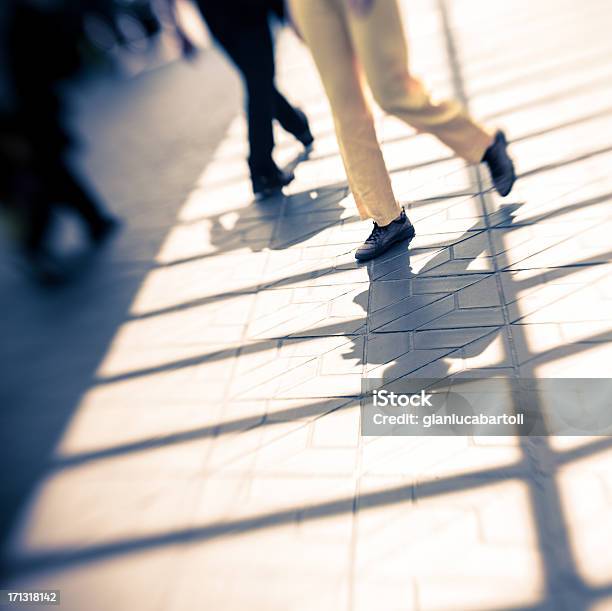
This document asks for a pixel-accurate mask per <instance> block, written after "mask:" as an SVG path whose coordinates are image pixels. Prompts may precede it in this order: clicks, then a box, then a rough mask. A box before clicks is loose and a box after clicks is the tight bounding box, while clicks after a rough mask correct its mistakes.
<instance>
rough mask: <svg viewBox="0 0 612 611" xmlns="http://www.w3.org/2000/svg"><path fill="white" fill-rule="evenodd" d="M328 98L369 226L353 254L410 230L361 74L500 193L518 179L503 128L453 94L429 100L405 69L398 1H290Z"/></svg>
mask: <svg viewBox="0 0 612 611" xmlns="http://www.w3.org/2000/svg"><path fill="white" fill-rule="evenodd" d="M288 4H289V8H290V11H291V16H292V19H293V20H294V22H295V25H296V27H297V29H298V31H299V34H300V35H301V36H302V37H303V39H304V40H305V42H306V44H307V45H308V46H309V47H310V50H311V53H312V55H313V58H314V60H315V63H316V65H317V68H318V71H319V74H320V76H321V80H322V82H323V86H324V88H325V91H326V94H327V96H328V98H329V101H330V104H331V107H332V112H333V115H334V123H335V128H336V135H337V138H338V143H339V146H340V152H341V155H342V158H343V161H344V166H345V169H346V173H347V177H348V181H349V186H350V188H351V191H352V193H353V196H354V198H355V202H356V204H357V208H358V210H359V214H360V216H361V218H362V219H367V218H370V219H372V220H373V221H374V229H373V231H372V233H371V235H370V236H369V237H368V238H367V240H366V241H365V243H364V244H363V245H362V246H361V247H359V248H358V249H357V251H356V253H355V257H356V258H357V259H358V260H360V261H366V260H368V259H372V258H374V257H377V256H378V255H380V254H382V253H383V252H385V251H387V250H388V249H389V248H390V247H391V246H392V245H393V244H395V243H397V242H399V241H402V240H411V239H412V238H413V237H414V235H415V230H414V227H413V226H412V224H411V223H410V221H409V220H408V218H407V217H406V214H405V212H404V210H403V209H402V208H400V206H399V204H398V202H397V200H396V198H395V195H394V194H393V191H392V188H391V180H390V178H389V174H388V172H387V168H386V167H385V163H384V160H383V156H382V152H381V150H380V145H379V143H378V140H377V138H376V131H375V126H374V121H373V117H372V113H371V110H370V108H369V107H368V103H367V101H366V97H365V93H364V88H363V78H362V77H363V76H365V80H367V83H368V85H369V87H370V89H371V91H372V94H373V97H374V99H375V100H376V102H377V103H378V104H379V106H380V107H381V108H382V109H383V110H384V111H386V112H387V113H389V114H392V115H395V116H397V117H399V118H400V119H402V120H404V121H405V122H406V123H408V124H409V125H411V126H412V127H414V128H415V129H416V130H418V131H419V132H427V133H430V134H433V135H434V136H436V137H437V138H438V139H439V140H441V141H442V142H443V143H444V144H446V145H447V146H449V147H450V148H451V149H452V150H453V151H454V152H455V153H456V154H457V155H458V156H460V157H462V158H463V159H465V160H466V161H468V162H469V163H480V162H484V163H486V164H487V166H488V167H489V170H490V172H491V177H492V180H493V184H494V186H495V188H496V190H497V191H498V193H500V195H502V196H506V195H507V194H508V193H509V192H510V190H511V189H512V185H513V184H514V181H515V179H516V176H515V172H514V166H513V163H512V160H511V159H510V157H509V156H508V152H507V143H506V138H505V136H504V134H503V132H501V131H498V132H497V133H495V134H491V133H489V132H488V131H486V130H485V129H484V128H483V127H481V126H480V125H478V124H477V123H476V122H475V121H474V120H472V119H471V118H470V117H469V116H468V115H467V114H466V112H465V111H464V109H463V108H462V107H461V105H460V104H458V103H457V102H455V101H444V102H433V101H432V100H431V98H430V97H429V94H428V93H427V91H426V90H425V88H424V87H423V85H422V83H421V82H420V81H419V80H418V79H417V78H415V77H414V76H413V75H411V74H410V71H409V68H408V59H407V58H408V52H407V43H406V37H405V32H404V29H403V25H402V19H401V15H400V10H399V6H398V3H397V0H288Z"/></svg>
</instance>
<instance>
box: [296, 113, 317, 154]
mask: <svg viewBox="0 0 612 611" xmlns="http://www.w3.org/2000/svg"><path fill="white" fill-rule="evenodd" d="M295 112H296V113H297V114H298V115H299V116H300V117H301V118H302V120H303V122H304V125H305V126H306V127H305V128H304V131H303V132H301V133H299V134H296V136H295V137H296V138H297V139H298V140H299V141H300V142H301V143H302V144H303V145H304V148H305V149H306V150H310V149H311V148H312V143H313V142H314V136H313V135H312V132H311V131H310V126H309V125H308V118H307V117H306V115H305V114H304V111H302V110H300V109H299V108H296V109H295Z"/></svg>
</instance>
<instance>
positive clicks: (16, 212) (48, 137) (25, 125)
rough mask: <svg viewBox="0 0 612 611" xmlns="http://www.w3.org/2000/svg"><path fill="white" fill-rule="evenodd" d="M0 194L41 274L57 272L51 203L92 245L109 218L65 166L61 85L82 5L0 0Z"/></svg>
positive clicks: (75, 45)
mask: <svg viewBox="0 0 612 611" xmlns="http://www.w3.org/2000/svg"><path fill="white" fill-rule="evenodd" d="M3 4H4V6H3V9H2V19H3V26H2V30H3V32H2V33H3V38H2V43H1V44H2V47H3V48H2V51H3V57H2V66H1V69H2V71H3V78H4V89H5V90H6V91H7V98H6V99H7V100H8V102H6V103H5V104H4V107H3V108H0V201H3V202H4V203H5V206H7V207H8V208H9V212H10V213H11V214H12V216H13V217H15V218H17V219H18V221H19V226H20V229H21V236H20V243H21V247H22V250H23V254H24V255H25V257H26V260H27V262H28V263H30V264H31V266H32V268H33V271H35V272H36V273H37V274H39V276H40V277H41V278H44V279H51V278H54V277H55V276H59V275H61V273H62V272H61V266H60V265H59V262H58V259H57V258H56V257H55V256H54V253H53V252H52V250H51V249H50V247H49V244H48V238H49V234H50V231H51V226H52V218H53V216H54V213H55V210H56V209H58V208H59V207H64V208H67V209H69V210H71V211H73V212H74V213H76V216H77V218H79V219H80V220H81V222H82V224H83V225H84V227H85V229H86V232H87V234H88V237H89V238H90V240H91V242H92V243H93V244H99V243H101V242H102V241H103V240H104V239H105V238H106V237H107V236H109V234H110V233H111V232H112V231H113V229H114V228H115V227H116V225H117V221H116V220H115V219H114V218H113V217H111V216H110V215H108V214H107V213H106V212H104V210H103V208H102V206H101V205H100V203H99V202H98V201H97V197H96V196H95V195H94V194H93V193H91V192H90V191H89V190H88V189H87V188H86V187H85V186H84V185H83V184H82V183H81V181H80V180H79V179H78V178H77V177H76V176H75V174H74V173H73V171H72V170H71V169H70V167H69V165H68V162H67V157H68V154H69V152H70V150H71V149H72V147H73V146H74V140H73V138H72V136H71V134H70V133H69V130H68V129H67V128H66V126H65V123H64V114H65V110H66V109H65V102H64V100H63V97H62V95H61V92H60V86H61V84H62V83H63V82H64V81H66V80H67V79H69V78H71V77H73V76H75V75H76V74H77V72H78V71H79V69H80V68H81V60H80V53H79V51H80V45H81V42H82V11H81V9H80V8H79V4H80V3H78V2H76V0H75V1H71V0H3Z"/></svg>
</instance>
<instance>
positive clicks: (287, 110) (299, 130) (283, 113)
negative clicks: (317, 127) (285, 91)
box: [274, 88, 308, 138]
mask: <svg viewBox="0 0 612 611" xmlns="http://www.w3.org/2000/svg"><path fill="white" fill-rule="evenodd" d="M274 116H275V118H276V119H277V120H278V122H279V123H280V124H281V126H282V128H283V129H284V130H285V131H287V132H289V133H290V134H293V135H294V136H295V137H296V138H299V137H301V136H302V135H303V134H304V133H305V132H306V131H307V130H308V121H307V120H306V115H304V113H303V112H300V111H299V110H296V109H295V108H294V107H293V106H291V104H289V102H288V101H287V100H286V99H285V98H284V97H283V95H282V94H281V93H280V92H279V91H278V89H276V88H275V89H274Z"/></svg>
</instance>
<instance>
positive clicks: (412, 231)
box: [355, 225, 416, 263]
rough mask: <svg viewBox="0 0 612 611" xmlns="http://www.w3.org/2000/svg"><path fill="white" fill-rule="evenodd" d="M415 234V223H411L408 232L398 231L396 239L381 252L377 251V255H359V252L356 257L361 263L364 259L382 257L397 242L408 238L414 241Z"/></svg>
mask: <svg viewBox="0 0 612 611" xmlns="http://www.w3.org/2000/svg"><path fill="white" fill-rule="evenodd" d="M415 236H416V231H415V229H414V225H410V229H409V230H408V232H407V233H406V234H403V233H398V234H397V236H396V237H395V239H393V240H391V241H390V242H389V243H388V244H387V245H386V246H385V248H384V249H383V250H381V251H380V252H377V253H376V254H375V255H366V256H365V257H358V256H357V253H355V259H357V261H359V262H360V263H363V262H364V261H371V260H372V259H376V258H377V257H380V255H384V254H385V253H386V252H388V251H389V249H390V248H392V247H393V246H395V245H396V244H399V243H400V242H404V241H406V240H408V243H410V242H412V240H414V237H415Z"/></svg>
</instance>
